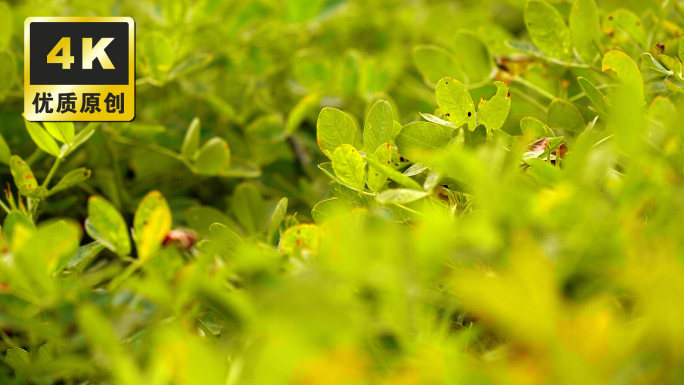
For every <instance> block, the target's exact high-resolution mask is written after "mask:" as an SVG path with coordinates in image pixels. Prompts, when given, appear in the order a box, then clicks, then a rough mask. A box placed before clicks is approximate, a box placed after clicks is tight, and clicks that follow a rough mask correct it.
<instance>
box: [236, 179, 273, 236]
mask: <svg viewBox="0 0 684 385" xmlns="http://www.w3.org/2000/svg"><path fill="white" fill-rule="evenodd" d="M230 209H231V211H232V213H233V215H235V218H236V219H237V221H238V223H240V225H241V226H242V228H243V229H245V231H246V232H247V234H250V235H251V234H255V233H258V232H261V231H262V230H263V229H264V227H265V226H266V219H267V218H266V215H267V214H266V205H265V204H264V200H263V198H262V197H261V193H259V190H258V189H257V188H256V187H254V185H252V184H250V183H241V184H240V185H238V186H237V188H235V191H234V192H233V198H232V199H231V206H230Z"/></svg>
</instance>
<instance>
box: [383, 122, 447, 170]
mask: <svg viewBox="0 0 684 385" xmlns="http://www.w3.org/2000/svg"><path fill="white" fill-rule="evenodd" d="M450 140H451V132H450V130H448V129H446V128H444V127H443V126H440V125H437V124H434V123H428V122H413V123H409V124H407V125H405V126H404V127H403V128H402V129H401V131H399V134H398V135H397V137H396V139H395V142H396V143H397V147H398V148H399V153H400V154H402V155H403V156H404V157H405V158H408V159H411V161H414V162H420V161H421V160H424V159H427V158H430V157H432V156H434V155H435V154H438V153H441V152H442V150H444V148H446V146H447V144H449V141H450Z"/></svg>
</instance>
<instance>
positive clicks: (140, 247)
mask: <svg viewBox="0 0 684 385" xmlns="http://www.w3.org/2000/svg"><path fill="white" fill-rule="evenodd" d="M171 221H172V219H171V209H169V204H168V203H166V199H165V198H164V196H163V195H162V194H161V193H160V192H159V191H156V190H153V191H150V192H149V193H147V195H145V197H144V198H143V199H142V201H140V204H138V208H137V209H136V210H135V215H134V216H133V231H134V234H135V245H136V249H137V251H138V259H139V260H140V261H141V262H145V261H147V260H148V259H149V258H150V257H152V256H153V255H154V254H155V253H156V252H157V250H159V247H160V246H161V244H162V241H163V240H164V237H166V235H167V234H168V233H169V231H171Z"/></svg>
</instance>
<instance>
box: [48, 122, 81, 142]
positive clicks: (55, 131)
mask: <svg viewBox="0 0 684 385" xmlns="http://www.w3.org/2000/svg"><path fill="white" fill-rule="evenodd" d="M43 126H45V129H46V130H47V132H48V133H49V134H50V135H52V137H53V138H55V139H57V140H59V141H60V142H62V143H66V144H71V141H73V140H74V124H73V123H72V122H43Z"/></svg>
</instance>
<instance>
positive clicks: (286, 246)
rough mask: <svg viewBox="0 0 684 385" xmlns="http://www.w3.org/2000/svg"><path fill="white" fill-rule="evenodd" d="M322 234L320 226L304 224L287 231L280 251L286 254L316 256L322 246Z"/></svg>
mask: <svg viewBox="0 0 684 385" xmlns="http://www.w3.org/2000/svg"><path fill="white" fill-rule="evenodd" d="M320 236H321V232H320V230H319V228H318V226H316V225H314V224H310V223H302V224H299V225H295V226H292V227H290V228H289V229H287V230H285V233H283V238H282V240H281V242H280V250H281V251H282V252H283V253H286V254H293V253H296V252H301V253H311V254H315V253H316V252H317V251H318V246H319V244H320Z"/></svg>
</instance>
